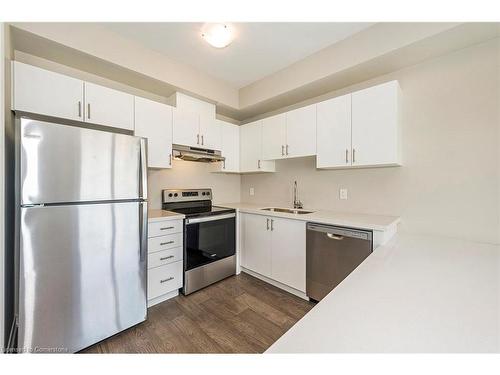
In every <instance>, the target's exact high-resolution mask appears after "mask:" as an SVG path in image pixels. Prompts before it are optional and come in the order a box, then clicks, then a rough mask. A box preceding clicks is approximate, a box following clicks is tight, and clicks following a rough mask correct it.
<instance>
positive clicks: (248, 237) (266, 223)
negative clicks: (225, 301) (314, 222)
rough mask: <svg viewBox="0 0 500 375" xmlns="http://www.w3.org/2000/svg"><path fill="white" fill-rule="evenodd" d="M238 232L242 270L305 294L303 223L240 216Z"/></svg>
mask: <svg viewBox="0 0 500 375" xmlns="http://www.w3.org/2000/svg"><path fill="white" fill-rule="evenodd" d="M241 231H242V233H241V235H242V249H241V266H242V267H244V268H246V269H248V270H250V271H253V272H256V273H258V274H260V275H262V276H265V277H267V278H270V279H273V280H275V281H278V282H279V283H281V284H284V285H286V286H288V287H291V288H293V289H296V290H298V291H300V292H302V293H305V291H306V223H305V221H301V220H293V219H283V218H277V217H272V216H265V215H257V214H247V213H242V214H241Z"/></svg>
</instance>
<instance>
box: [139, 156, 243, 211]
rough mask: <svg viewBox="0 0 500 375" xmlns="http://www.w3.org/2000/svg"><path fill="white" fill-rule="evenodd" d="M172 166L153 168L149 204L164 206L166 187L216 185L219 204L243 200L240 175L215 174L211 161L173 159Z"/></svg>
mask: <svg viewBox="0 0 500 375" xmlns="http://www.w3.org/2000/svg"><path fill="white" fill-rule="evenodd" d="M172 167H173V168H172V169H170V170H169V169H149V171H148V194H149V207H150V208H161V191H162V189H196V188H199V189H201V188H212V190H213V199H214V202H215V203H224V202H225V203H228V202H239V201H240V186H241V185H240V176H239V175H234V174H233V175H231V174H220V173H211V172H210V171H211V170H212V166H211V165H210V164H208V163H199V162H192V161H182V160H173V166H172Z"/></svg>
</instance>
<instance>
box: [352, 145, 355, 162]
mask: <svg viewBox="0 0 500 375" xmlns="http://www.w3.org/2000/svg"><path fill="white" fill-rule="evenodd" d="M352 163H353V164H354V163H356V149H354V148H353V149H352Z"/></svg>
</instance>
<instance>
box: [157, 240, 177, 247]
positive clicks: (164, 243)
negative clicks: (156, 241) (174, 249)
mask: <svg viewBox="0 0 500 375" xmlns="http://www.w3.org/2000/svg"><path fill="white" fill-rule="evenodd" d="M171 243H174V241H168V242H160V246H164V245H169V244H171Z"/></svg>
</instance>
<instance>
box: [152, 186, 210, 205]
mask: <svg viewBox="0 0 500 375" xmlns="http://www.w3.org/2000/svg"><path fill="white" fill-rule="evenodd" d="M211 199H212V189H165V190H162V203H169V202H189V201H199V200H211Z"/></svg>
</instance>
